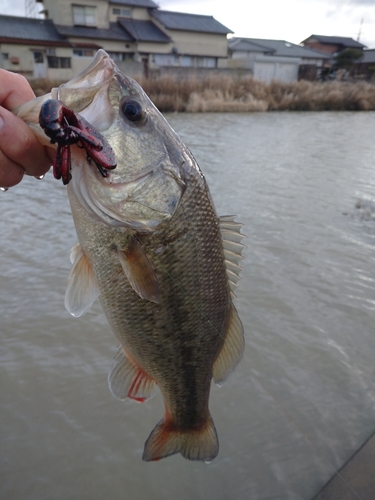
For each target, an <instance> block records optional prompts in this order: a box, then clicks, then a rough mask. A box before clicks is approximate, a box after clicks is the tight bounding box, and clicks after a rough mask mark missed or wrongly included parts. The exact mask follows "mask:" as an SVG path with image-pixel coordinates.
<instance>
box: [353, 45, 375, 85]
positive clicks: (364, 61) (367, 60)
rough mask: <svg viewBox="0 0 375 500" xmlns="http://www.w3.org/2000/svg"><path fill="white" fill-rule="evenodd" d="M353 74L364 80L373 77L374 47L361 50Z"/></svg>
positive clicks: (374, 71) (374, 72) (374, 75)
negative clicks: (360, 55) (360, 56)
mask: <svg viewBox="0 0 375 500" xmlns="http://www.w3.org/2000/svg"><path fill="white" fill-rule="evenodd" d="M355 76H356V77H357V78H364V79H366V80H373V79H375V49H367V50H364V51H363V56H362V58H361V59H360V60H359V61H358V62H357V63H355Z"/></svg>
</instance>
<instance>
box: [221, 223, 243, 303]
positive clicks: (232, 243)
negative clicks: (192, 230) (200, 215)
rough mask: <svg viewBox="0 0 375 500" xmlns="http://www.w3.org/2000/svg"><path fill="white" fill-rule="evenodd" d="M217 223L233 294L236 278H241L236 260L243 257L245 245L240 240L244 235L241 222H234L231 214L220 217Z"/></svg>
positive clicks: (239, 267)
mask: <svg viewBox="0 0 375 500" xmlns="http://www.w3.org/2000/svg"><path fill="white" fill-rule="evenodd" d="M219 224H220V232H221V237H222V240H223V247H224V255H225V265H226V268H227V277H228V281H229V286H230V289H231V293H232V295H233V296H235V295H234V289H235V288H236V286H237V282H238V280H239V279H241V278H240V275H239V273H240V271H241V269H242V268H241V266H240V265H239V264H238V262H239V261H240V260H241V259H243V256H242V249H243V248H244V247H245V245H244V244H243V243H241V241H242V239H243V238H244V237H245V235H243V234H242V233H241V227H242V224H241V223H240V222H236V221H235V220H234V216H233V215H225V216H223V217H220V218H219Z"/></svg>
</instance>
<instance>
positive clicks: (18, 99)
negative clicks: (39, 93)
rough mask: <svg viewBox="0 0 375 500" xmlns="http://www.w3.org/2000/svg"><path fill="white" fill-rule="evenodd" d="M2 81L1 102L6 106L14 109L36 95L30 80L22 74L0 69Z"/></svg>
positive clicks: (0, 86)
mask: <svg viewBox="0 0 375 500" xmlns="http://www.w3.org/2000/svg"><path fill="white" fill-rule="evenodd" d="M0 82H1V85H0V104H1V106H3V107H4V108H7V109H14V108H16V107H17V106H20V105H21V104H23V103H24V102H27V101H31V99H34V97H35V94H34V92H33V91H32V89H31V87H30V85H29V83H28V81H27V80H26V78H25V77H23V76H22V75H18V74H16V73H11V72H9V71H5V70H4V69H0Z"/></svg>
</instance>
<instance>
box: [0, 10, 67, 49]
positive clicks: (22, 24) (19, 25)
mask: <svg viewBox="0 0 375 500" xmlns="http://www.w3.org/2000/svg"><path fill="white" fill-rule="evenodd" d="M15 38H16V39H17V41H19V43H22V41H23V40H25V41H26V40H27V41H28V42H29V43H32V42H33V41H35V42H46V43H47V44H49V43H52V42H53V43H54V44H59V45H65V44H66V43H67V42H66V40H64V38H62V37H61V36H60V35H59V33H58V32H57V30H56V28H55V26H54V24H53V22H52V21H51V20H50V19H32V18H28V17H17V16H2V15H0V39H7V40H9V41H10V40H12V39H15Z"/></svg>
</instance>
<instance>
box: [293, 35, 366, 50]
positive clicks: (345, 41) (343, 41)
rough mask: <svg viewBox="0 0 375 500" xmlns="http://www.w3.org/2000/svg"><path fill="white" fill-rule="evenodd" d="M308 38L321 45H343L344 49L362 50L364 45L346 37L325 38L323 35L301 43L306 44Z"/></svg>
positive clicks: (312, 36) (311, 36)
mask: <svg viewBox="0 0 375 500" xmlns="http://www.w3.org/2000/svg"><path fill="white" fill-rule="evenodd" d="M310 38H315V39H316V40H318V42H321V43H332V44H334V45H343V46H344V47H351V48H356V49H363V48H364V47H365V45H363V43H360V42H357V41H356V40H353V38H350V37H346V36H325V35H310V36H309V37H308V38H306V40H303V41H302V42H301V43H304V42H307V40H309V39H310Z"/></svg>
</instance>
